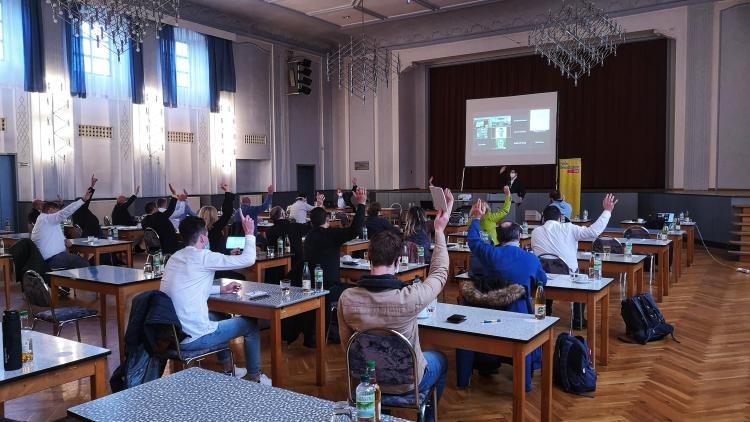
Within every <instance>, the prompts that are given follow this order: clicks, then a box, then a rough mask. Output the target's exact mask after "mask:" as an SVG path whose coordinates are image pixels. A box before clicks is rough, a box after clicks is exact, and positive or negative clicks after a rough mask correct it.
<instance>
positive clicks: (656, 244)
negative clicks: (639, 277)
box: [578, 238, 672, 302]
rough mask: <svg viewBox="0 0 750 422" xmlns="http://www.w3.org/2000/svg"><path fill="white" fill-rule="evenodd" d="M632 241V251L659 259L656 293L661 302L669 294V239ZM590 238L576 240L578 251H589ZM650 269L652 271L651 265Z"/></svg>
mask: <svg viewBox="0 0 750 422" xmlns="http://www.w3.org/2000/svg"><path fill="white" fill-rule="evenodd" d="M616 239H617V241H618V242H620V243H622V244H623V245H624V244H625V241H626V239H623V238H616ZM630 241H631V242H632V243H633V253H637V254H639V255H646V254H654V255H656V256H657V258H658V259H659V271H657V273H656V274H657V282H658V284H659V289H658V292H657V293H656V300H657V302H661V301H662V300H663V299H664V296H668V295H669V246H670V245H671V244H672V241H671V240H657V239H630ZM592 243H593V241H592V240H581V241H580V242H578V250H579V251H590V250H591V244H592ZM651 271H654V268H653V266H652V267H651Z"/></svg>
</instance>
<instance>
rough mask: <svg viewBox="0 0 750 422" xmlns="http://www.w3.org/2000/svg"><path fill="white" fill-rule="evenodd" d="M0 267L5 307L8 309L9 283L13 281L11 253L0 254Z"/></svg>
mask: <svg viewBox="0 0 750 422" xmlns="http://www.w3.org/2000/svg"><path fill="white" fill-rule="evenodd" d="M0 269H1V270H2V275H3V284H4V287H5V309H10V285H11V283H13V257H12V256H11V255H7V254H6V255H0Z"/></svg>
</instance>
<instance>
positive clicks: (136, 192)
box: [133, 185, 141, 196]
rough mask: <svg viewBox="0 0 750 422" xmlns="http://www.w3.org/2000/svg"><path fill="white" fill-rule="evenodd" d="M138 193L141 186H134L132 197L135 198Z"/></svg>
mask: <svg viewBox="0 0 750 422" xmlns="http://www.w3.org/2000/svg"><path fill="white" fill-rule="evenodd" d="M140 191H141V185H138V186H136V187H135V193H134V194H133V195H136V196H137V195H138V192H140Z"/></svg>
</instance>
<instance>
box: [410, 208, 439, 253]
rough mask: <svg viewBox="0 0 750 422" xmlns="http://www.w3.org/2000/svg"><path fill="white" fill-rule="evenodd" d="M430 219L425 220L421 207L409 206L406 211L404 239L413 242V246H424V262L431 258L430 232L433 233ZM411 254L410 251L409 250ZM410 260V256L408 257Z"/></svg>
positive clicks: (425, 216)
mask: <svg viewBox="0 0 750 422" xmlns="http://www.w3.org/2000/svg"><path fill="white" fill-rule="evenodd" d="M434 231H435V229H434V228H433V225H432V221H429V220H427V215H426V214H425V212H424V210H423V209H422V207H411V208H409V210H408V211H407V212H406V225H405V226H404V241H405V242H410V243H413V244H414V245H415V246H421V247H423V248H424V262H425V263H429V262H430V260H431V259H432V251H431V250H430V245H431V243H432V240H431V239H432V236H431V234H432V233H434ZM409 255H412V251H411V250H410V251H409ZM409 260H410V261H412V259H411V257H410V259H409Z"/></svg>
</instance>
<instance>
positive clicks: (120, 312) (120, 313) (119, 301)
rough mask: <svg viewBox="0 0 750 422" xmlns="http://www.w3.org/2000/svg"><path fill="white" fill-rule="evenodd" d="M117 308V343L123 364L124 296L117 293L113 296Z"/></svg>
mask: <svg viewBox="0 0 750 422" xmlns="http://www.w3.org/2000/svg"><path fill="white" fill-rule="evenodd" d="M115 305H116V308H117V343H118V344H119V346H120V362H125V324H126V321H125V295H124V294H123V293H122V292H121V291H118V292H117V295H116V296H115Z"/></svg>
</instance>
